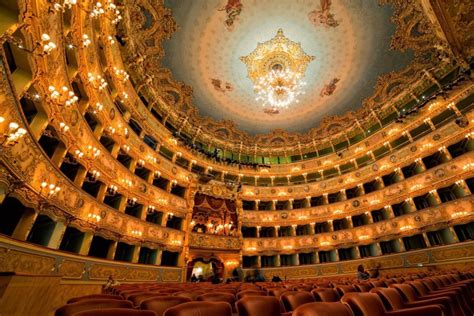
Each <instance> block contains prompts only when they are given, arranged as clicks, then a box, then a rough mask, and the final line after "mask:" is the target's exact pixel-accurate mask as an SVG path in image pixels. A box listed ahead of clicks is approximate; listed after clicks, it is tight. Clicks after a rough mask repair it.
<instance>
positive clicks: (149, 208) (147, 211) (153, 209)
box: [146, 205, 156, 215]
mask: <svg viewBox="0 0 474 316" xmlns="http://www.w3.org/2000/svg"><path fill="white" fill-rule="evenodd" d="M155 210H156V208H155V207H154V206H153V205H150V206H148V208H147V210H146V213H147V214H148V215H151V214H153V213H155Z"/></svg>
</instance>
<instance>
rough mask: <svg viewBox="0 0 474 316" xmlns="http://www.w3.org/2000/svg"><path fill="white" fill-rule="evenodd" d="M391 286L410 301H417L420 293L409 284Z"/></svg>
mask: <svg viewBox="0 0 474 316" xmlns="http://www.w3.org/2000/svg"><path fill="white" fill-rule="evenodd" d="M390 287H393V288H395V289H397V291H398V292H399V293H400V294H401V295H402V296H403V298H404V299H405V300H406V301H408V302H414V301H416V298H417V297H418V295H417V294H416V292H415V290H414V289H413V288H412V287H411V286H410V285H408V284H392V285H390Z"/></svg>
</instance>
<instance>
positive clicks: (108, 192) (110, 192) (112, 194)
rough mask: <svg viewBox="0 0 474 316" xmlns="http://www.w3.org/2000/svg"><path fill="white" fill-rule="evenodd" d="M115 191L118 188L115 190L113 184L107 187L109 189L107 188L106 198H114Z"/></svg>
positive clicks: (115, 187)
mask: <svg viewBox="0 0 474 316" xmlns="http://www.w3.org/2000/svg"><path fill="white" fill-rule="evenodd" d="M117 190H118V188H117V186H116V185H113V184H112V185H109V187H108V188H107V192H106V194H107V195H108V196H114V195H115V194H117Z"/></svg>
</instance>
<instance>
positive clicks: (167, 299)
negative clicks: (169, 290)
mask: <svg viewBox="0 0 474 316" xmlns="http://www.w3.org/2000/svg"><path fill="white" fill-rule="evenodd" d="M188 302H191V299H189V298H187V297H180V296H159V297H153V298H150V299H147V300H145V301H143V302H142V303H141V304H140V308H141V309H146V310H150V311H154V312H155V313H156V315H157V316H162V315H163V313H164V312H165V311H166V310H167V309H168V308H170V307H173V306H176V305H179V304H183V303H188Z"/></svg>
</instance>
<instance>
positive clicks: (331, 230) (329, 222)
mask: <svg viewBox="0 0 474 316" xmlns="http://www.w3.org/2000/svg"><path fill="white" fill-rule="evenodd" d="M328 224H329V225H328V227H329V231H330V232H333V231H334V226H333V224H332V219H330V220H328Z"/></svg>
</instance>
